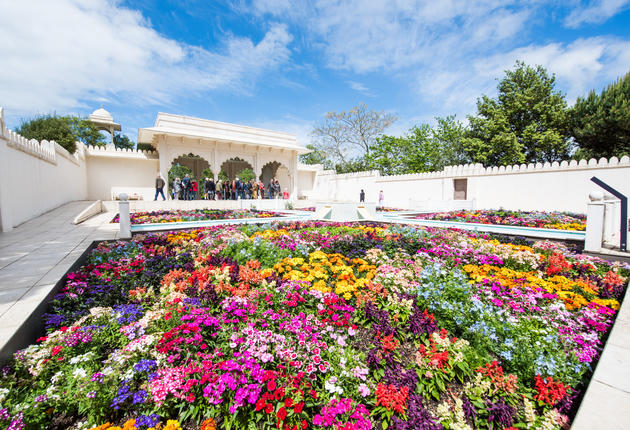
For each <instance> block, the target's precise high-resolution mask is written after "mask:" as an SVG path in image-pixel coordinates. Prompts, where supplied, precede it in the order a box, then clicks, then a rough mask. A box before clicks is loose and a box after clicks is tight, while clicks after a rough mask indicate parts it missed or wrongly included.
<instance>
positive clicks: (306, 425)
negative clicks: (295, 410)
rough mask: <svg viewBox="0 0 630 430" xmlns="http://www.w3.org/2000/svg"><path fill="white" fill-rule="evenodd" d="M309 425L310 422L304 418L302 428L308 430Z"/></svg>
mask: <svg viewBox="0 0 630 430" xmlns="http://www.w3.org/2000/svg"><path fill="white" fill-rule="evenodd" d="M307 427H308V423H307V422H306V420H302V430H306V428H307Z"/></svg>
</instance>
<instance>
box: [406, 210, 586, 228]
mask: <svg viewBox="0 0 630 430" xmlns="http://www.w3.org/2000/svg"><path fill="white" fill-rule="evenodd" d="M414 219H426V220H436V221H457V222H471V223H476V224H500V225H513V226H518V227H535V228H550V229H555V230H579V231H582V230H586V215H584V214H575V213H568V212H538V211H534V212H524V211H507V210H479V211H452V212H436V213H426V214H420V215H416V216H415V217H414Z"/></svg>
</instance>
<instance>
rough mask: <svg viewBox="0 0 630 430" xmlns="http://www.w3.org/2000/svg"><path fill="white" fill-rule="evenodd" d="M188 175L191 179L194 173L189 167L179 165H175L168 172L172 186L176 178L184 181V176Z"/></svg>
mask: <svg viewBox="0 0 630 430" xmlns="http://www.w3.org/2000/svg"><path fill="white" fill-rule="evenodd" d="M186 174H188V175H190V177H192V174H193V171H192V170H191V169H190V168H189V167H187V166H182V165H181V164H179V163H178V164H175V165H174V166H173V167H171V169H170V170H169V171H168V183H169V184H172V183H173V181H174V180H175V178H179V179H183V178H184V176H186Z"/></svg>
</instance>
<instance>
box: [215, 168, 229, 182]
mask: <svg viewBox="0 0 630 430" xmlns="http://www.w3.org/2000/svg"><path fill="white" fill-rule="evenodd" d="M217 177H218V178H219V180H221V181H223V182H225V181H229V180H230V177H229V176H228V174H227V173H225V170H221V171H220V172H219V174H218V175H217Z"/></svg>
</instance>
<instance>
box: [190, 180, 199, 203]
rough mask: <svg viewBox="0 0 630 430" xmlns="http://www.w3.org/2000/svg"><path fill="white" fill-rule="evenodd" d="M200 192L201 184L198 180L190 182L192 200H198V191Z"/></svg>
mask: <svg viewBox="0 0 630 430" xmlns="http://www.w3.org/2000/svg"><path fill="white" fill-rule="evenodd" d="M198 190H199V184H198V183H197V180H196V179H193V180H192V181H191V182H190V191H191V193H190V200H197V191H198Z"/></svg>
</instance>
